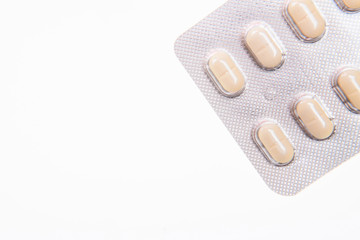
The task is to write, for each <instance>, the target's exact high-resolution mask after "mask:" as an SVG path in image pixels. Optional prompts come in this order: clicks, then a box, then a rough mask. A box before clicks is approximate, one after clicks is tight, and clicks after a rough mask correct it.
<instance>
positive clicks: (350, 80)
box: [331, 66, 360, 114]
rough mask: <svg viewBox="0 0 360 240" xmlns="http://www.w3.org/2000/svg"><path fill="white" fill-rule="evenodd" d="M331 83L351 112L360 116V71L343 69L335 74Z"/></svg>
mask: <svg viewBox="0 0 360 240" xmlns="http://www.w3.org/2000/svg"><path fill="white" fill-rule="evenodd" d="M331 82H332V86H333V89H334V91H335V92H336V94H337V95H338V96H339V98H340V99H341V101H342V102H343V103H344V104H345V106H346V107H347V108H348V109H349V110H350V111H351V112H353V113H357V114H360V69H358V68H356V67H352V66H346V67H342V68H340V69H339V70H338V71H337V72H336V73H335V74H334V76H333V77H332V80H331Z"/></svg>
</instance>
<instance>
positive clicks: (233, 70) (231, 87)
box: [206, 49, 246, 97]
mask: <svg viewBox="0 0 360 240" xmlns="http://www.w3.org/2000/svg"><path fill="white" fill-rule="evenodd" d="M206 71H207V73H208V75H209V76H210V78H211V80H212V81H213V83H214V85H215V86H216V88H217V89H218V90H219V91H220V93H222V94H223V95H225V96H226V97H237V96H239V95H240V94H241V93H242V92H243V91H244V89H245V85H246V83H245V81H246V80H245V75H244V73H243V72H242V71H241V69H240V67H239V65H238V64H237V63H236V61H235V59H234V58H233V57H232V56H231V55H230V54H229V53H228V52H227V51H225V50H222V49H219V50H215V51H213V53H212V54H210V57H209V58H208V59H207V62H206Z"/></svg>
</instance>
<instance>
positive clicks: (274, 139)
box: [252, 119, 295, 166]
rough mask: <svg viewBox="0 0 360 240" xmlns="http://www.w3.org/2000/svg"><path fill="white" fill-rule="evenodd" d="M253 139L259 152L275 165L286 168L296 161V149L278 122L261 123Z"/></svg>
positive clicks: (254, 132)
mask: <svg viewBox="0 0 360 240" xmlns="http://www.w3.org/2000/svg"><path fill="white" fill-rule="evenodd" d="M252 137H253V140H254V142H255V144H256V145H257V146H258V148H259V150H260V151H261V152H262V153H263V155H264V156H265V157H266V159H267V160H268V161H269V162H270V163H272V164H273V165H275V166H286V165H289V164H290V163H291V162H292V161H293V160H294V158H295V147H294V145H293V144H292V143H291V141H290V138H289V137H288V136H287V134H286V133H285V131H284V129H283V128H282V127H281V126H280V125H279V124H278V123H277V122H276V121H274V120H271V119H265V120H262V121H260V122H259V123H258V124H257V125H256V126H255V127H254V129H253V132H252Z"/></svg>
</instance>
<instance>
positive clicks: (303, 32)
mask: <svg viewBox="0 0 360 240" xmlns="http://www.w3.org/2000/svg"><path fill="white" fill-rule="evenodd" d="M284 15H285V19H286V20H287V22H288V23H289V24H290V26H291V28H292V29H293V30H294V31H295V33H296V35H297V36H298V37H299V38H300V39H301V40H303V41H305V42H316V41H318V40H320V39H321V38H322V37H323V36H324V34H325V32H326V20H325V17H324V16H323V15H322V13H321V12H320V10H319V8H318V7H317V6H316V4H315V3H314V1H313V0H289V1H288V2H287V4H286V6H285V12H284Z"/></svg>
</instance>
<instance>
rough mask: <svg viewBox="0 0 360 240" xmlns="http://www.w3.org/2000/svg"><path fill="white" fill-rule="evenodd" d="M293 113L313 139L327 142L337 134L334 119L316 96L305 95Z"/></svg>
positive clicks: (298, 100)
mask: <svg viewBox="0 0 360 240" xmlns="http://www.w3.org/2000/svg"><path fill="white" fill-rule="evenodd" d="M292 111H293V114H294V117H295V119H296V120H297V122H298V123H299V125H300V126H301V128H302V129H303V130H304V131H305V133H307V135H308V136H309V137H311V138H313V139H316V140H326V139H328V138H330V137H331V136H332V135H333V133H334V132H335V124H334V122H333V117H331V115H330V114H329V112H328V110H327V109H326V108H325V107H324V105H323V103H322V102H321V101H320V99H319V98H318V97H317V96H316V95H313V94H303V95H302V96H301V97H299V98H298V99H297V100H296V102H295V103H294V105H293V109H292Z"/></svg>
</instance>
